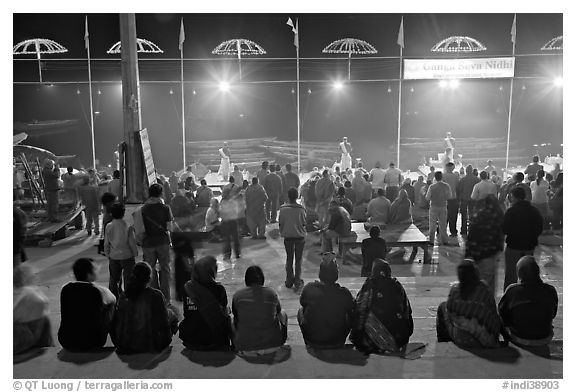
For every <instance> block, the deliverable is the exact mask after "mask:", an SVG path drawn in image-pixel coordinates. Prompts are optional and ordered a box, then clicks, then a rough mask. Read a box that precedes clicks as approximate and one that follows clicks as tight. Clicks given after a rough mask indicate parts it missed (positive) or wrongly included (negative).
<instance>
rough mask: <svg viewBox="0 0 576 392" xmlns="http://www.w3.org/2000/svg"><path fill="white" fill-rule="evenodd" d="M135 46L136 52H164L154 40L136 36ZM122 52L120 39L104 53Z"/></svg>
mask: <svg viewBox="0 0 576 392" xmlns="http://www.w3.org/2000/svg"><path fill="white" fill-rule="evenodd" d="M136 46H137V50H136V51H137V52H138V53H164V51H163V50H162V49H160V48H159V47H158V45H156V44H155V43H154V42H152V41H148V40H147V39H143V38H136ZM121 52H122V48H121V44H120V41H118V42H116V43H115V44H114V45H112V46H111V47H110V49H108V51H107V52H106V53H108V54H119V53H121Z"/></svg>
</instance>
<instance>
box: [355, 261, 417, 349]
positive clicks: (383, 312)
mask: <svg viewBox="0 0 576 392" xmlns="http://www.w3.org/2000/svg"><path fill="white" fill-rule="evenodd" d="M412 332H414V321H413V320H412V308H411V307H410V301H409V300H408V296H407V295H406V292H405V291H404V288H403V287H402V284H401V283H400V282H398V280H396V278H393V277H392V270H391V269H390V265H389V264H388V263H387V262H386V261H384V260H382V259H380V258H378V259H376V260H374V263H373V265H372V271H371V275H370V276H369V277H368V278H367V279H366V281H365V282H364V284H363V285H362V288H361V289H360V291H359V292H358V295H357V296H356V301H355V312H354V322H353V326H352V332H351V333H350V340H351V341H352V343H354V346H355V347H356V349H357V350H359V351H362V352H364V353H373V352H376V353H383V352H398V351H401V350H402V348H403V347H404V346H406V344H408V340H409V338H410V336H411V335H412Z"/></svg>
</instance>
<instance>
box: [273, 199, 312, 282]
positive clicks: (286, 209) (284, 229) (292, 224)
mask: <svg viewBox="0 0 576 392" xmlns="http://www.w3.org/2000/svg"><path fill="white" fill-rule="evenodd" d="M297 198H298V190H297V189H296V188H290V189H288V203H286V204H284V205H282V207H280V217H279V218H278V220H279V227H280V235H281V236H282V237H284V248H285V249H286V282H285V285H286V287H288V288H291V287H292V285H295V286H296V289H297V290H298V289H299V288H300V287H302V285H303V284H304V281H303V280H302V279H300V271H301V270H302V253H303V251H304V244H305V239H306V209H305V208H304V207H302V206H301V205H300V204H298V202H297V201H296V199H297Z"/></svg>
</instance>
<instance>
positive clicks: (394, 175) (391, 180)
mask: <svg viewBox="0 0 576 392" xmlns="http://www.w3.org/2000/svg"><path fill="white" fill-rule="evenodd" d="M384 182H385V183H386V185H387V186H400V183H401V182H402V172H401V171H400V170H399V169H397V168H395V167H391V168H389V169H388V170H386V174H384Z"/></svg>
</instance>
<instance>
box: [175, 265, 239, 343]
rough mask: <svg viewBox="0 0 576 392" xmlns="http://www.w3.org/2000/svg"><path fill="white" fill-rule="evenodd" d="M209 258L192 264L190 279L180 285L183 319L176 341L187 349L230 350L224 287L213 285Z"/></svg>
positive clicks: (229, 327) (213, 269)
mask: <svg viewBox="0 0 576 392" xmlns="http://www.w3.org/2000/svg"><path fill="white" fill-rule="evenodd" d="M217 271H218V267H217V265H216V259H215V258H214V257H213V256H204V257H202V258H201V259H200V260H198V261H196V262H195V263H194V271H193V275H192V280H190V281H189V282H188V283H186V285H185V286H184V291H185V293H184V320H182V322H181V323H180V326H179V330H180V334H179V336H180V339H182V342H183V343H184V346H186V347H187V348H189V349H191V350H203V351H208V350H214V351H216V350H218V351H222V350H230V338H231V324H230V316H229V314H230V310H229V308H228V298H227V297H226V290H225V289H224V286H222V285H221V284H220V283H218V282H216V280H215V279H216V272H217Z"/></svg>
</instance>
